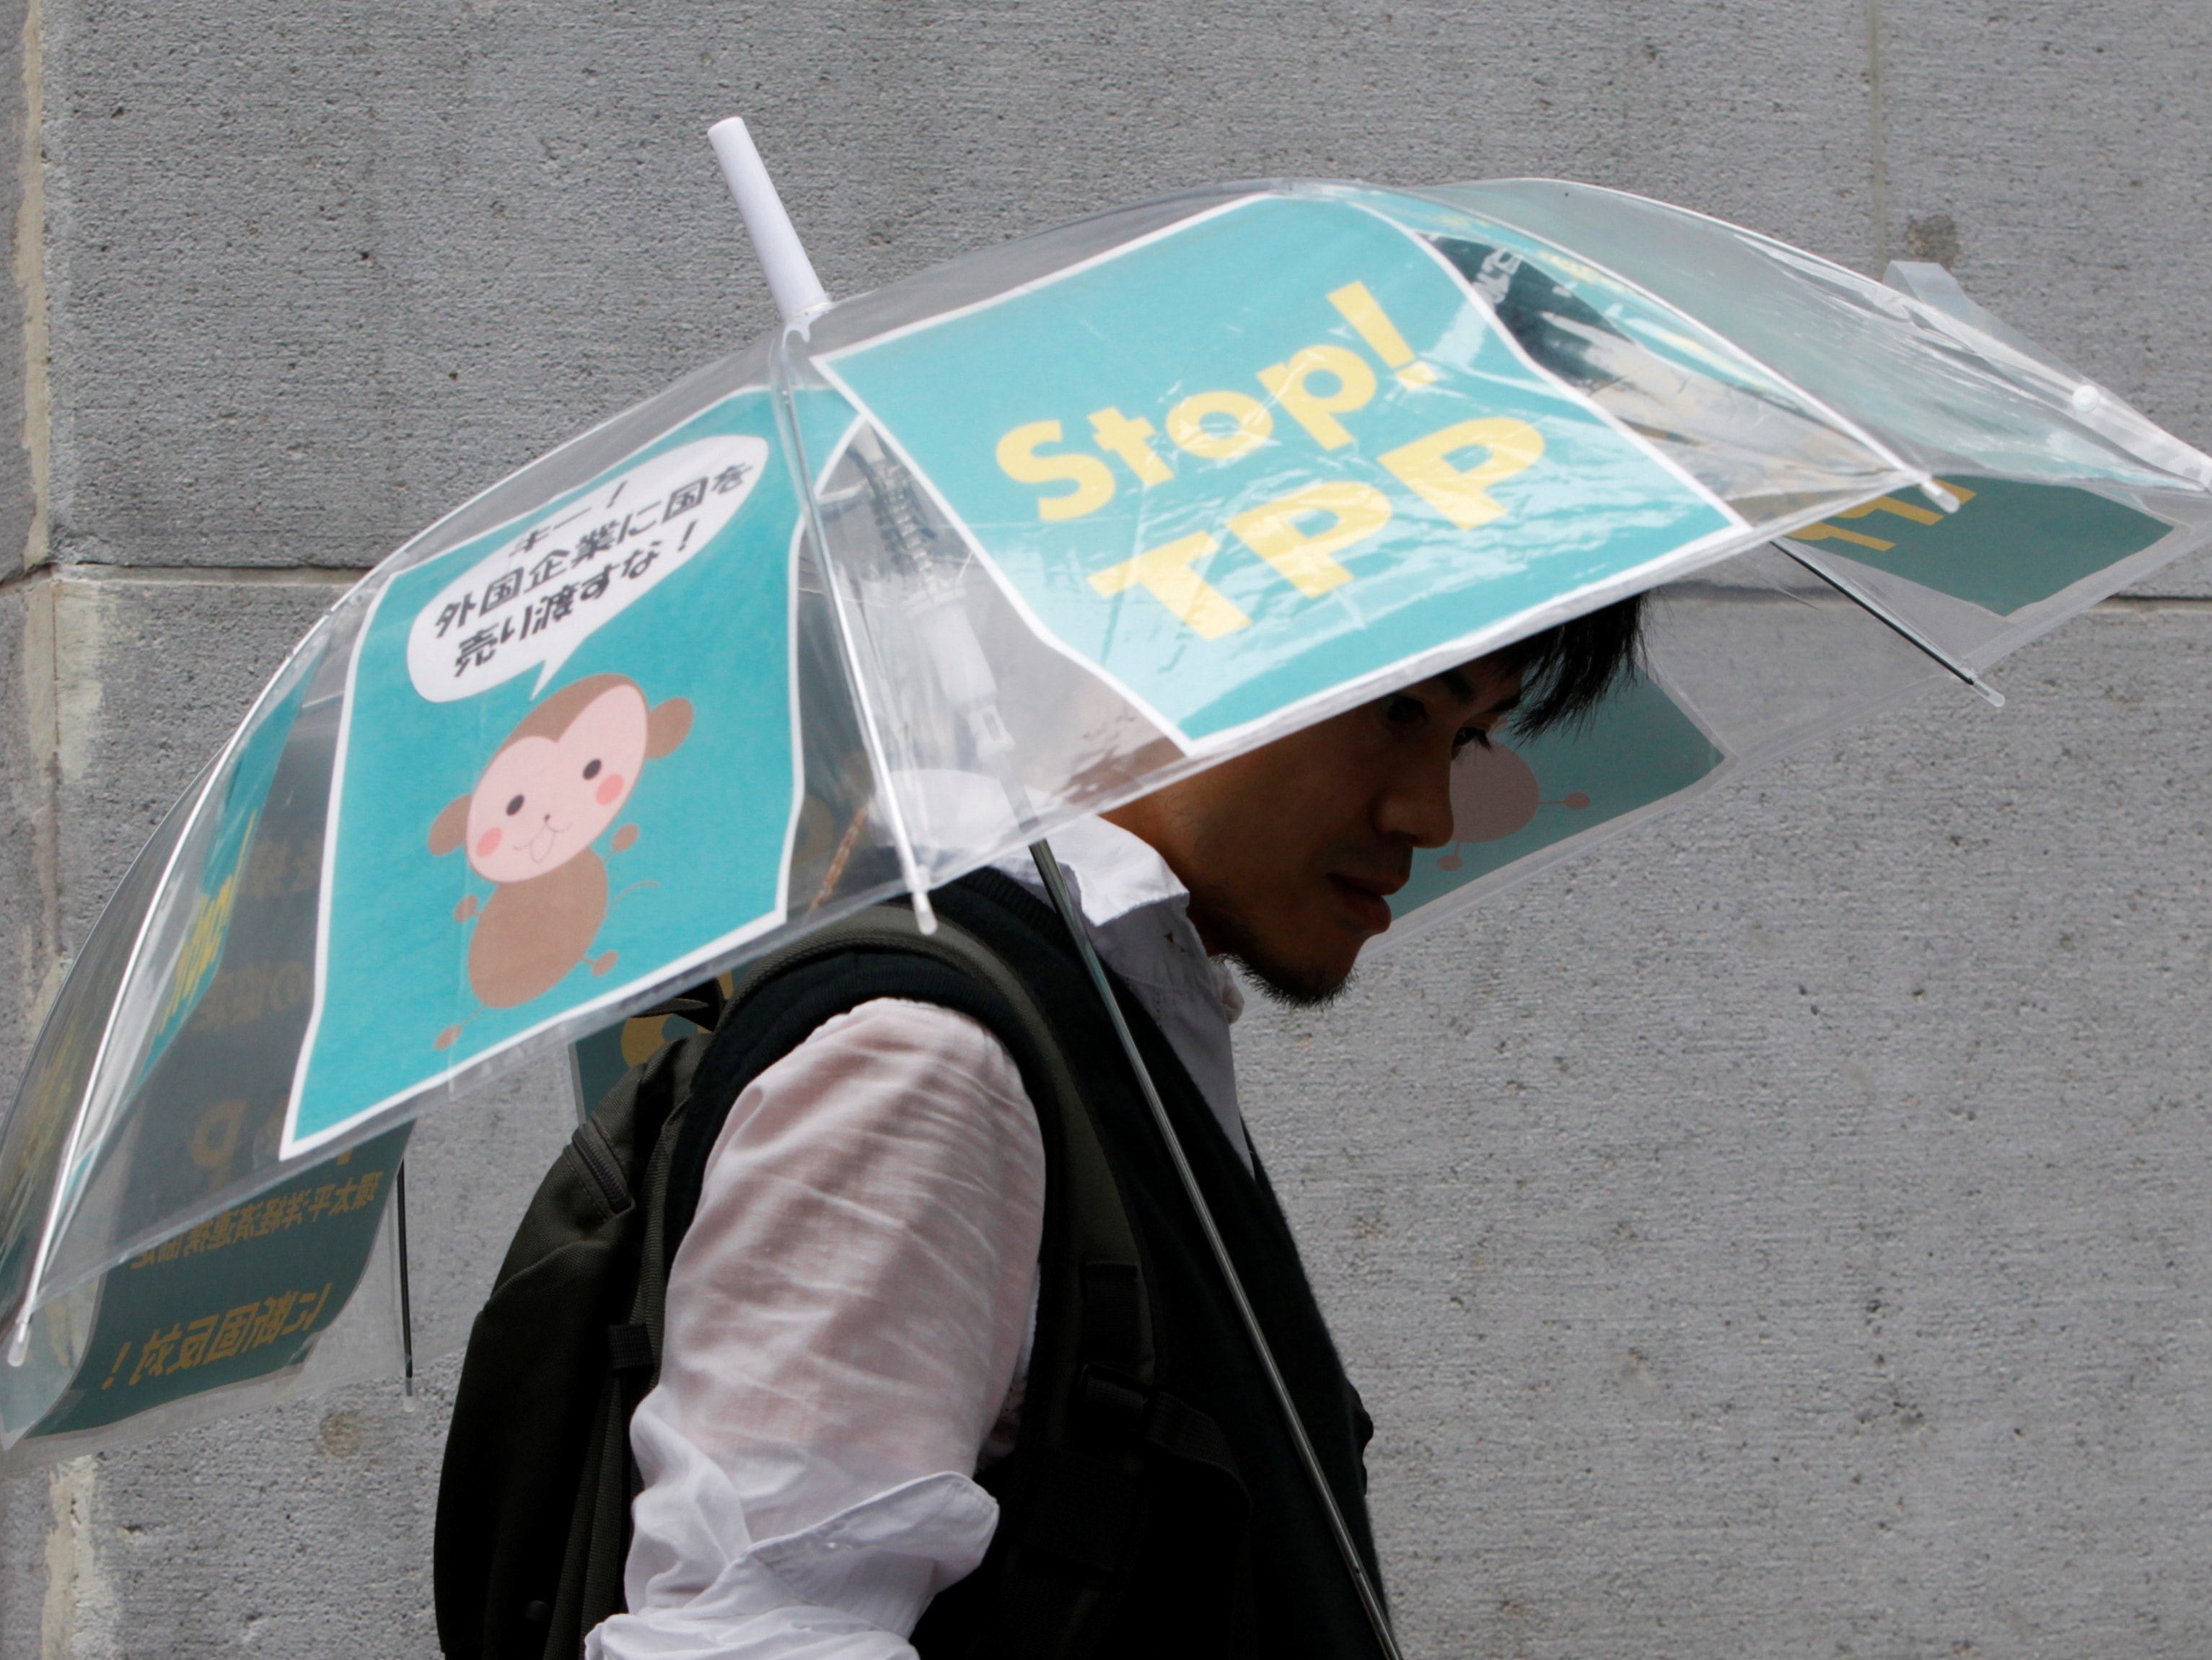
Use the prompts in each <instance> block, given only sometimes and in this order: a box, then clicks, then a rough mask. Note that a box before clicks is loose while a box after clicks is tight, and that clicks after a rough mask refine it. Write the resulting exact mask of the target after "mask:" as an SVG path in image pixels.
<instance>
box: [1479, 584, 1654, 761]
mask: <svg viewBox="0 0 2212 1660" xmlns="http://www.w3.org/2000/svg"><path fill="white" fill-rule="evenodd" d="M1497 655H1498V658H1500V659H1501V660H1503V661H1504V662H1505V663H1506V664H1507V665H1508V666H1510V667H1511V668H1513V669H1514V670H1515V671H1516V672H1518V673H1519V675H1520V676H1521V707H1520V708H1519V709H1518V710H1517V711H1516V712H1515V714H1514V716H1513V730H1514V731H1515V732H1516V733H1519V734H1520V735H1522V737H1527V738H1534V736H1535V735H1536V734H1537V733H1541V732H1546V731H1548V730H1550V729H1551V728H1552V727H1559V726H1568V727H1575V726H1579V725H1581V724H1582V723H1583V721H1587V720H1589V717H1590V715H1591V714H1592V713H1593V712H1594V711H1595V709H1596V708H1597V706H1598V705H1599V704H1600V703H1601V702H1603V701H1604V700H1605V697H1606V695H1607V693H1609V692H1610V691H1612V690H1613V688H1614V687H1615V686H1617V685H1619V684H1621V683H1622V682H1623V681H1625V680H1629V679H1632V678H1634V677H1635V676H1636V675H1637V674H1638V673H1639V672H1641V671H1642V668H1643V659H1644V595H1643V594H1640V593H1634V594H1631V595H1630V596H1629V597H1628V598H1627V599H1616V600H1614V601H1613V604H1611V605H1607V606H1604V607H1602V608H1601V609H1600V610H1597V611H1591V612H1589V614H1588V615H1587V616H1583V617H1574V618H1572V619H1571V620H1570V621H1568V622H1565V623H1559V625H1558V626H1557V627H1555V628H1548V629H1545V630H1544V631H1543V632H1542V633H1541V634H1532V635H1529V636H1528V638H1527V639H1526V640H1519V641H1516V642H1514V643H1513V644H1511V645H1510V646H1508V647H1506V648H1504V650H1503V651H1500V652H1498V654H1497Z"/></svg>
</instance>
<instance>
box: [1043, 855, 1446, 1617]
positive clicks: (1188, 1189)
mask: <svg viewBox="0 0 2212 1660" xmlns="http://www.w3.org/2000/svg"><path fill="white" fill-rule="evenodd" d="M1030 857H1031V858H1032V859H1034V860H1036V867H1037V874H1038V875H1039V876H1040V877H1041V878H1042V879H1043V881H1044V885H1045V891H1047V892H1048V893H1049V894H1051V896H1052V903H1053V906H1054V909H1057V910H1058V911H1059V912H1060V921H1063V922H1065V923H1066V925H1067V932H1068V933H1069V934H1070V936H1071V937H1073V939H1074V941H1075V949H1076V952H1077V954H1078V955H1079V956H1080V957H1081V958H1083V966H1084V967H1085V969H1087V970H1089V971H1090V974H1091V985H1092V986H1093V987H1094V988H1097V993H1098V998H1099V1000H1100V1001H1101V1002H1103V1004H1105V1006H1106V1014H1107V1018H1109V1019H1110V1020H1111V1021H1112V1022H1113V1023H1114V1035H1115V1037H1118V1038H1119V1039H1120V1040H1121V1053H1122V1054H1123V1055H1125V1056H1127V1059H1128V1062H1129V1069H1130V1070H1131V1071H1132V1072H1133V1073H1136V1075H1137V1086H1138V1088H1139V1090H1140V1091H1142V1092H1143V1095H1144V1098H1145V1104H1146V1106H1147V1107H1148V1108H1150V1109H1151V1110H1152V1122H1153V1124H1154V1125H1155V1126H1156V1127H1157V1128H1158V1130H1159V1133H1160V1140H1162V1141H1163V1142H1164V1143H1165V1144H1166V1146H1167V1150H1168V1159H1169V1162H1170V1163H1171V1164H1174V1166H1175V1170H1176V1177H1178V1178H1179V1179H1180V1181H1181V1182H1182V1189H1183V1192H1184V1193H1185V1194H1186V1195H1188V1197H1189V1200H1190V1204H1191V1208H1192V1210H1194V1212H1196V1213H1197V1215H1198V1225H1199V1228H1200V1231H1201V1232H1203V1233H1204V1234H1205V1235H1206V1245H1207V1247H1208V1249H1209V1250H1211V1251H1212V1256H1213V1260H1214V1262H1215V1264H1216V1266H1218V1268H1220V1270H1221V1277H1222V1279H1223V1280H1225V1281H1226V1282H1227V1283H1228V1286H1229V1298H1230V1301H1231V1302H1232V1303H1234V1304H1236V1305H1237V1317H1238V1319H1239V1320H1240V1321H1241V1322H1242V1323H1243V1327H1244V1335H1246V1336H1247V1337H1249V1339H1250V1340H1251V1342H1252V1349H1253V1353H1255V1355H1256V1356H1257V1357H1258V1359H1259V1361H1260V1370H1261V1371H1263V1372H1265V1373H1266V1374H1267V1387H1268V1390H1269V1392H1270V1393H1272V1394H1273V1395H1274V1397H1275V1404H1276V1405H1277V1406H1278V1407H1279V1408H1281V1409H1282V1414H1283V1422H1284V1425H1285V1427H1286V1428H1287V1429H1288V1430H1289V1431H1290V1432H1291V1442H1292V1443H1293V1444H1295V1445H1296V1446H1297V1452H1298V1462H1299V1463H1300V1464H1302V1465H1303V1466H1304V1468H1305V1474H1306V1481H1307V1482H1308V1483H1309V1484H1310V1486H1311V1487H1312V1488H1313V1492H1314V1497H1315V1498H1316V1499H1318V1500H1319V1501H1320V1503H1321V1507H1322V1514H1324V1515H1325V1516H1327V1517H1328V1529H1329V1533H1330V1535H1332V1536H1333V1537H1334V1540H1335V1541H1336V1549H1337V1554H1338V1555H1340V1556H1341V1557H1342V1558H1343V1559H1344V1566H1345V1571H1346V1572H1347V1573H1349V1574H1350V1575H1351V1576H1352V1589H1353V1590H1356V1591H1358V1594H1359V1606H1360V1608H1362V1609H1363V1610H1364V1612H1365V1614H1366V1615H1367V1623H1368V1624H1369V1625H1370V1627H1373V1628H1374V1632H1375V1640H1376V1642H1377V1643H1378V1644H1380V1645H1382V1649H1383V1654H1384V1655H1385V1656H1386V1657H1387V1660H1403V1655H1402V1651H1401V1650H1400V1649H1399V1647H1398V1639H1396V1638H1395V1636H1393V1635H1392V1634H1391V1631H1390V1615H1389V1612H1388V1610H1386V1609H1385V1608H1383V1598H1382V1596H1381V1595H1380V1594H1379V1593H1378V1592H1377V1591H1376V1589H1375V1582H1374V1580H1373V1579H1371V1578H1369V1576H1368V1572H1367V1565H1366V1564H1365V1563H1364V1562H1363V1561H1361V1560H1359V1547H1358V1545H1357V1544H1356V1543H1354V1542H1353V1540H1352V1529H1350V1528H1349V1527H1347V1526H1346V1524H1345V1520H1344V1511H1343V1510H1342V1509H1341V1508H1340V1506H1339V1505H1338V1504H1337V1502H1336V1494H1335V1493H1334V1492H1332V1491H1331V1490H1330V1488H1329V1485H1328V1475H1327V1474H1326V1473H1325V1472H1324V1471H1323V1470H1322V1467H1321V1458H1320V1456H1319V1455H1318V1454H1317V1453H1316V1452H1315V1451H1314V1446H1313V1442H1312V1441H1311V1440H1310V1438H1308V1437H1307V1435H1306V1426H1305V1423H1304V1420H1302V1419H1301V1418H1300V1417H1299V1416H1298V1408H1297V1402H1295V1401H1293V1400H1292V1399H1291V1389H1290V1385H1289V1384H1287V1383H1285V1382H1284V1381H1283V1374H1282V1370H1281V1368H1280V1367H1279V1366H1277V1365H1276V1364H1275V1354H1274V1351H1273V1349H1272V1348H1270V1347H1268V1345H1267V1333H1266V1332H1264V1331H1263V1330H1261V1327H1260V1316H1259V1315H1258V1313H1257V1312H1256V1311H1255V1310H1254V1309H1253V1307H1252V1303H1251V1299H1250V1298H1248V1297H1247V1296H1246V1295H1245V1294H1244V1282H1243V1280H1242V1279H1240V1278H1239V1277H1238V1275H1237V1265H1236V1263H1235V1262H1232V1261H1231V1259H1230V1256H1229V1245H1228V1243H1227V1242H1226V1241H1225V1240H1224V1239H1223V1238H1222V1237H1221V1231H1220V1229H1219V1228H1218V1227H1216V1226H1215V1225H1214V1221H1213V1213H1212V1210H1211V1209H1209V1208H1208V1207H1207V1206H1206V1195H1205V1193H1204V1192H1203V1191H1202V1190H1201V1189H1200V1187H1199V1184H1198V1173H1197V1172H1196V1171H1194V1170H1192V1169H1191V1167H1190V1160H1189V1159H1188V1158H1186V1157H1185V1156H1184V1154H1183V1150H1182V1138H1181V1137H1179V1136H1178V1135H1177V1134H1176V1129H1175V1125H1174V1123H1173V1122H1172V1121H1171V1120H1170V1118H1169V1117H1168V1110H1167V1107H1166V1104H1164V1102H1162V1101H1161V1099H1160V1092H1159V1091H1158V1088H1156V1087H1155V1086H1154V1085H1153V1083H1152V1072H1151V1069H1150V1068H1149V1067H1146V1065H1145V1058H1144V1056H1143V1055H1140V1054H1139V1053H1138V1051H1137V1040H1136V1037H1134V1035H1133V1034H1132V1033H1131V1031H1129V1023H1128V1021H1127V1019H1126V1018H1124V1017H1123V1015H1122V1013H1121V1002H1120V1000H1118V999H1116V998H1115V995H1114V988H1113V986H1112V985H1111V983H1110V982H1109V981H1108V980H1107V978H1106V969H1105V965H1104V964H1102V963H1100V962H1099V960H1098V953H1097V951H1096V950H1095V949H1094V948H1093V947H1092V946H1091V933H1090V930H1089V929H1087V928H1086V927H1084V925H1083V919H1082V917H1081V915H1079V914H1078V912H1077V911H1076V909H1075V902H1074V901H1073V899H1072V898H1071V897H1069V895H1068V891H1067V881H1066V878H1065V877H1064V876H1063V875H1062V874H1061V873H1060V860H1058V859H1057V858H1055V857H1054V854H1053V851H1052V843H1051V842H1047V841H1044V840H1042V839H1040V840H1038V841H1036V842H1030Z"/></svg>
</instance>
